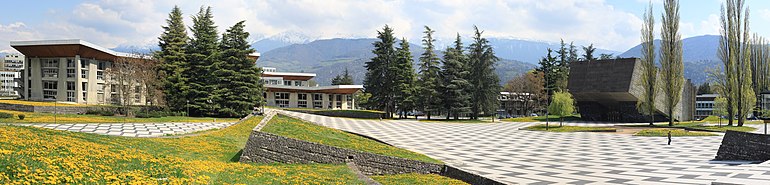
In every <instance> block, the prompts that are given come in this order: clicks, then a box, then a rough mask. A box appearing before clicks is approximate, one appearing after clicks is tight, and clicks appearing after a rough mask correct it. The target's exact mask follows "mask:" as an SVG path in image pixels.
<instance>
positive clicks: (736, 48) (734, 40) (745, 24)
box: [719, 0, 756, 126]
mask: <svg viewBox="0 0 770 185" xmlns="http://www.w3.org/2000/svg"><path fill="white" fill-rule="evenodd" d="M743 5H744V1H743V0H726V3H725V5H722V16H721V19H720V22H721V31H720V33H721V37H720V41H719V43H720V44H719V56H720V59H721V60H722V63H723V64H724V75H721V77H723V78H724V79H723V80H724V82H725V84H724V86H721V88H720V92H721V95H722V96H724V97H725V98H726V100H727V103H728V104H730V106H728V109H727V112H728V114H730V115H736V117H738V126H743V123H744V121H745V119H746V115H747V114H748V113H749V112H750V111H751V110H752V109H753V107H754V106H753V105H754V103H756V97H755V96H754V91H753V90H752V86H753V83H752V79H751V74H752V72H751V61H750V58H751V49H750V46H749V45H750V44H751V39H750V37H749V33H750V32H749V10H748V9H746V11H745V13H743V12H741V11H742V10H743ZM733 107H734V108H735V110H731V109H732V108H733ZM732 123H733V121H732V119H729V121H728V125H732Z"/></svg>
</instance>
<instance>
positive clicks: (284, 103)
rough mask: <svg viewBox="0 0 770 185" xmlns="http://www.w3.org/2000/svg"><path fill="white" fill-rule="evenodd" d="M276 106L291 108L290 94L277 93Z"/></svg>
mask: <svg viewBox="0 0 770 185" xmlns="http://www.w3.org/2000/svg"><path fill="white" fill-rule="evenodd" d="M275 105H277V106H278V107H288V106H289V93H285V92H277V93H275Z"/></svg>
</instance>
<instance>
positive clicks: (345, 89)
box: [265, 84, 364, 94]
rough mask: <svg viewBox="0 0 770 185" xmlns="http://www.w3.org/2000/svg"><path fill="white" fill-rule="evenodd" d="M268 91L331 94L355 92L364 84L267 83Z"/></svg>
mask: <svg viewBox="0 0 770 185" xmlns="http://www.w3.org/2000/svg"><path fill="white" fill-rule="evenodd" d="M265 87H267V89H268V91H281V92H305V93H329V94H353V93H355V92H356V91H358V90H361V89H363V88H364V86H363V85H331V86H318V87H308V86H284V85H268V84H265Z"/></svg>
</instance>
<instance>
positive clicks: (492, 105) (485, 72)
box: [468, 26, 500, 119]
mask: <svg viewBox="0 0 770 185" xmlns="http://www.w3.org/2000/svg"><path fill="white" fill-rule="evenodd" d="M473 29H474V31H475V33H474V36H473V43H472V44H471V45H470V46H468V60H469V63H470V68H469V69H470V77H469V79H470V84H471V86H472V87H471V100H470V102H471V106H470V107H471V119H477V118H478V117H479V115H480V114H481V113H484V114H493V113H495V111H496V109H497V108H498V106H499V104H500V102H498V101H497V96H498V95H499V94H500V79H499V78H498V77H497V73H495V63H496V62H497V61H499V60H500V59H499V58H497V56H495V52H494V49H493V48H492V46H491V45H490V44H489V41H488V40H487V39H486V38H483V37H481V34H482V33H483V32H482V31H479V28H478V27H476V26H473Z"/></svg>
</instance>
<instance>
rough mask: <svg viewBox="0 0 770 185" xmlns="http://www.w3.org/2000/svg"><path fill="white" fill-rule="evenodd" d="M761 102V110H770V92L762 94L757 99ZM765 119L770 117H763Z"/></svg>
mask: <svg viewBox="0 0 770 185" xmlns="http://www.w3.org/2000/svg"><path fill="white" fill-rule="evenodd" d="M757 102H759V108H760V109H762V110H770V91H763V92H760V93H759V95H758V97H757ZM763 116H764V117H770V115H763Z"/></svg>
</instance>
